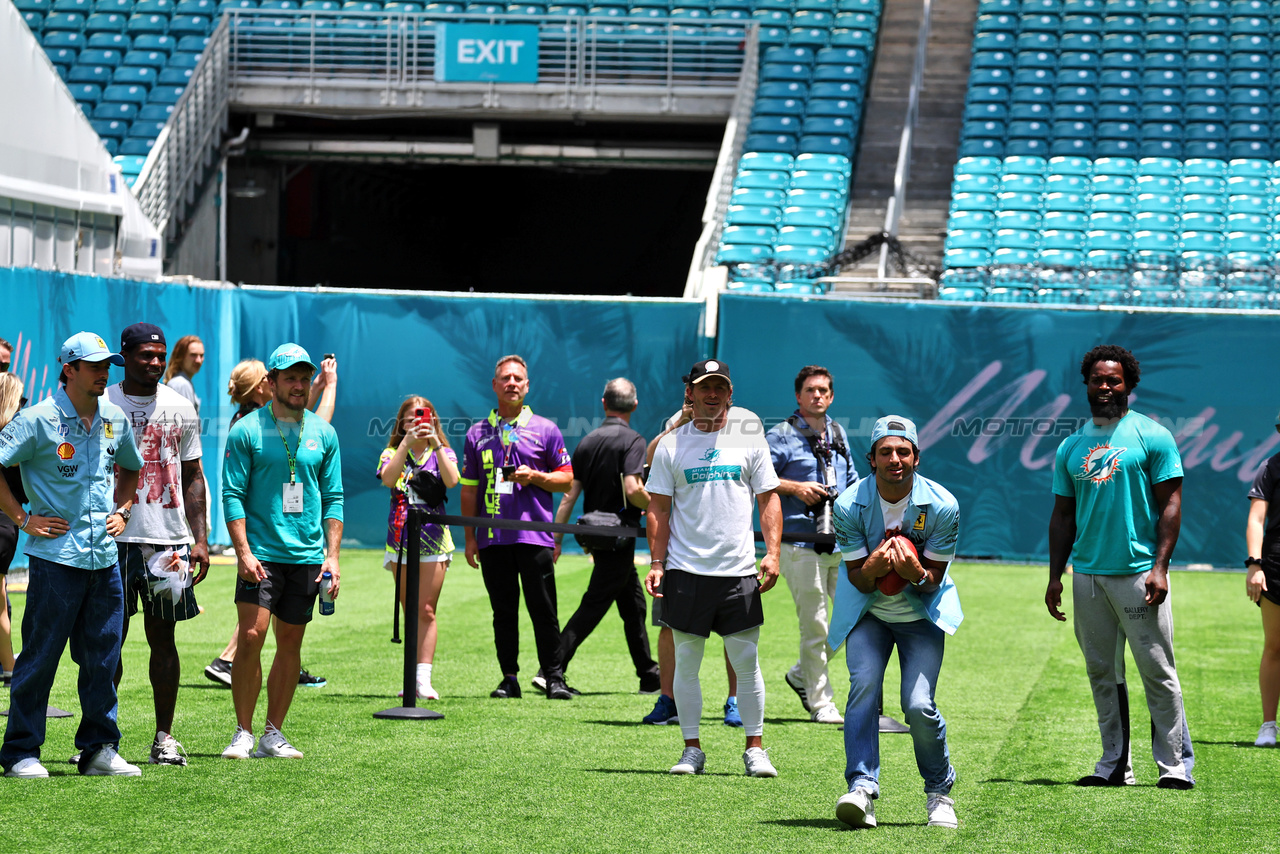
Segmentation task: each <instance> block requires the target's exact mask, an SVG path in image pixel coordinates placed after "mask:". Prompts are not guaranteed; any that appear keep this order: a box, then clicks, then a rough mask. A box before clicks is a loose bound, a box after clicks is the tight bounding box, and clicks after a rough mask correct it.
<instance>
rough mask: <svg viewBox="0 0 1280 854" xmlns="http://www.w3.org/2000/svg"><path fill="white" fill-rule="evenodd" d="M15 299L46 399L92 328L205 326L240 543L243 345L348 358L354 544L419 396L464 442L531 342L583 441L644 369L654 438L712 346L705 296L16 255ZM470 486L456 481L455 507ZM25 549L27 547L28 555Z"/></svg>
mask: <svg viewBox="0 0 1280 854" xmlns="http://www.w3.org/2000/svg"><path fill="white" fill-rule="evenodd" d="M0 300H3V304H4V305H5V307H6V312H5V319H4V320H3V321H0V338H4V339H6V340H8V341H9V342H10V343H12V344H13V345H14V353H13V358H12V371H13V372H14V373H15V374H17V375H18V376H19V377H20V378H21V379H22V380H23V383H24V385H25V394H26V395H27V396H28V397H29V398H30V399H32V400H39V399H42V398H44V397H46V396H47V395H49V394H50V393H52V391H53V389H54V388H55V386H56V384H57V377H58V363H57V357H58V348H59V347H60V346H61V344H62V342H63V341H64V340H66V339H67V338H68V337H70V336H71V335H72V334H74V333H75V332H78V331H80V330H82V329H85V330H89V331H92V332H96V333H98V334H99V335H101V336H102V337H103V338H104V339H105V340H106V341H107V343H108V344H109V345H110V346H112V347H113V348H114V347H117V346H118V345H119V342H120V331H121V330H122V329H123V328H124V327H126V326H128V325H130V324H132V323H135V322H137V321H139V320H146V321H148V322H151V323H155V324H156V325H158V326H160V327H161V328H162V329H163V330H164V331H165V336H166V338H167V339H168V342H169V347H170V350H172V348H173V345H174V344H175V343H176V342H177V340H178V339H179V338H180V337H182V336H183V335H188V334H194V335H199V336H200V338H201V339H202V340H203V341H204V345H205V362H204V367H203V369H202V370H201V371H200V373H198V374H197V375H196V377H195V380H194V385H195V389H196V393H197V395H199V397H200V398H201V407H200V415H201V421H202V422H203V437H202V438H203V460H204V467H205V474H206V478H207V480H208V482H209V489H210V493H211V494H212V496H213V498H214V501H213V502H212V507H211V515H212V520H213V527H212V529H211V535H210V536H211V540H213V541H215V542H220V543H224V544H225V543H229V539H228V538H227V535H226V530H225V526H224V525H223V522H222V508H221V503H220V501H219V500H218V498H219V495H220V490H221V487H220V484H221V462H222V458H223V452H224V449H225V447H226V433H227V425H228V423H229V421H230V419H231V416H232V414H233V413H234V411H235V407H234V406H232V405H231V402H230V399H229V397H228V395H227V380H228V378H229V376H230V374H231V369H232V368H233V367H235V365H236V363H237V362H239V361H240V360H241V359H246V358H255V359H259V360H262V361H265V360H266V358H267V356H268V355H270V353H271V351H272V350H274V349H275V348H276V347H278V346H279V345H280V344H282V343H284V342H286V341H294V342H296V343H299V344H301V345H302V346H303V347H305V348H306V349H307V351H308V352H309V353H310V354H311V357H312V358H313V359H314V360H316V361H317V362H319V360H320V358H321V356H323V355H324V354H326V353H333V354H334V355H335V356H336V357H337V360H338V398H337V408H336V411H335V413H334V419H333V424H334V428H335V429H336V430H337V432H338V437H339V442H340V446H341V449H342V476H343V485H344V489H345V514H344V515H345V517H346V522H345V526H344V533H345V537H346V539H347V540H348V541H349V542H351V543H352V544H354V545H364V546H375V547H376V546H380V545H381V544H382V543H383V541H384V540H385V535H386V522H387V511H388V507H389V493H388V490H387V489H386V487H384V486H382V484H381V482H380V481H379V480H377V478H376V475H375V469H376V466H377V461H378V455H379V454H380V453H381V452H382V449H383V448H385V447H386V444H387V437H388V435H389V433H390V430H391V425H392V422H393V421H394V418H395V414H396V410H397V409H398V407H399V405H400V402H401V401H402V400H403V399H404V398H405V396H407V395H410V394H420V395H423V396H424V397H427V398H428V399H430V400H431V402H432V403H433V404H434V405H435V407H436V410H437V412H438V413H439V415H440V418H441V421H442V424H443V426H444V429H445V431H446V433H447V435H448V436H449V439H450V442H451V444H452V445H453V447H454V448H455V449H456V450H457V451H458V453H459V455H461V448H462V442H463V437H464V436H465V435H466V431H467V428H468V427H469V426H470V425H471V424H472V423H474V422H475V421H477V420H479V419H482V418H484V417H486V416H487V415H488V414H489V411H490V410H491V409H492V408H493V407H494V405H495V397H494V393H493V389H492V386H491V380H492V378H493V372H494V365H495V362H496V360H497V359H498V357H499V356H503V355H506V354H509V353H518V354H520V355H521V356H522V357H523V358H524V359H525V360H526V361H527V362H528V364H529V379H530V383H529V384H530V389H529V396H528V399H527V403H528V404H529V405H530V406H531V407H532V408H533V410H534V411H535V412H536V413H538V414H540V415H543V416H546V417H548V418H551V419H552V420H554V421H555V422H556V423H557V424H558V425H559V426H560V429H561V432H562V433H563V434H564V437H565V444H566V446H567V447H568V449H569V450H570V451H572V450H573V448H574V447H576V445H577V443H578V440H579V439H581V438H582V437H583V436H585V435H586V434H587V433H589V432H590V431H591V430H593V429H595V428H596V427H598V426H599V425H600V423H601V422H602V421H603V419H604V412H603V409H602V407H601V404H600V396H601V393H602V392H603V390H604V384H605V382H606V381H608V380H609V379H612V378H613V377H617V376H626V377H628V378H629V379H631V380H632V381H633V382H635V384H636V387H637V391H638V395H639V399H640V407H639V409H638V410H637V411H636V414H635V416H634V418H633V420H632V424H633V425H634V426H635V427H636V429H638V430H639V431H640V432H642V433H644V434H645V435H650V436H651V435H653V433H654V432H655V431H657V430H658V429H659V427H660V424H661V422H662V420H663V419H665V418H666V417H667V416H668V415H670V413H671V411H672V410H673V409H674V408H678V407H679V404H680V400H681V397H682V394H683V387H682V385H681V382H680V377H681V375H682V374H684V373H685V372H687V371H688V370H689V366H690V365H691V364H693V362H695V361H697V360H698V359H700V358H703V357H704V356H706V355H709V353H706V352H704V348H705V347H706V342H705V340H704V339H703V338H702V337H701V336H700V334H699V328H700V321H701V317H702V306H701V305H700V304H697V303H689V302H683V301H677V300H665V301H664V300H625V299H592V298H576V299H575V298H567V299H553V300H539V299H520V298H499V297H481V296H476V295H469V294H458V295H438V294H421V295H408V294H405V295H382V294H373V293H371V294H352V293H332V292H328V293H326V292H315V291H300V290H285V289H279V290H276V289H241V288H233V287H227V288H212V287H188V286H184V285H179V284H159V283H149V282H133V281H125V280H119V279H101V278H95V277H88V276H75V275H69V274H64V273H55V272H50V271H44V270H32V269H10V268H3V267H0ZM121 379H123V371H121V370H120V369H118V368H113V369H112V371H111V382H113V383H114V382H119V381H120V380H121ZM457 495H458V491H457V490H456V489H455V490H452V491H451V495H450V502H449V509H450V510H451V511H453V512H457V509H458V504H457V502H458V497H457ZM460 534H461V532H460V531H459V532H458V535H459V539H458V545H459V547H461V545H462V543H461V539H460ZM17 562H18V563H19V564H22V563H25V560H24V559H23V558H22V556H21V555H19V557H18V559H17Z"/></svg>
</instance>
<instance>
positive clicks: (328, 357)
mask: <svg viewBox="0 0 1280 854" xmlns="http://www.w3.org/2000/svg"><path fill="white" fill-rule="evenodd" d="M332 358H333V354H332V353H325V354H324V355H323V356H321V357H320V361H322V362H323V361H324V360H325V359H332Z"/></svg>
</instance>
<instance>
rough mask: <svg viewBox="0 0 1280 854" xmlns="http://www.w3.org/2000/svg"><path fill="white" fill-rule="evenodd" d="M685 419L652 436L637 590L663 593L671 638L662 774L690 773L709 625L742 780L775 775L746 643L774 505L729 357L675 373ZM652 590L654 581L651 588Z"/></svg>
mask: <svg viewBox="0 0 1280 854" xmlns="http://www.w3.org/2000/svg"><path fill="white" fill-rule="evenodd" d="M685 384H686V388H687V390H688V393H689V397H690V399H691V401H692V408H693V420H692V421H690V422H689V423H688V424H685V425H683V426H682V427H680V428H679V429H677V430H674V431H672V432H670V433H668V434H667V435H666V436H664V437H663V438H662V441H661V442H659V443H658V447H657V449H656V451H655V453H654V456H653V464H652V467H651V468H650V470H649V481H648V483H647V484H646V488H647V489H648V491H649V494H650V496H651V497H652V498H651V501H650V503H649V509H648V523H647V531H648V539H649V552H650V554H651V555H652V557H653V560H652V563H651V565H650V568H649V575H648V576H647V577H646V578H645V589H646V590H648V591H649V594H650V595H652V596H661V597H663V606H662V618H663V621H664V622H665V623H666V624H667V625H668V626H670V627H671V629H672V631H673V632H674V637H675V647H676V666H675V684H674V686H673V687H674V694H675V701H676V706H677V707H678V708H679V709H680V730H681V734H682V735H683V736H684V743H685V749H684V753H683V754H682V755H681V757H680V761H679V762H678V763H676V765H675V766H674V767H672V769H671V773H672V774H701V773H702V771H703V768H704V766H705V764H706V756H705V755H704V754H703V752H702V746H701V743H700V741H699V739H698V721H699V718H700V717H701V716H702V688H701V685H700V683H699V682H698V669H699V667H700V666H701V664H702V651H703V645H704V644H705V643H706V639H707V638H708V637H709V636H710V634H711V632H713V631H714V632H717V633H718V634H720V635H721V636H722V637H723V638H724V646H725V652H726V653H727V654H728V656H729V660H730V661H731V662H732V664H733V669H734V670H735V671H736V672H737V674H738V708H739V710H740V712H741V714H742V722H743V726H744V728H745V731H746V737H747V749H746V752H745V753H744V754H743V756H742V759H743V762H744V763H745V765H746V773H747V776H749V777H776V776H777V775H778V772H777V770H775V769H774V767H773V765H772V764H771V763H770V762H769V757H768V756H767V755H766V754H765V751H764V749H763V747H762V745H761V736H762V735H763V732H764V677H763V676H762V675H761V673H760V661H759V655H758V652H757V645H758V643H759V640H760V626H761V624H762V623H763V622H764V611H763V609H762V608H761V605H760V594H761V593H764V592H765V591H767V590H768V589H769V588H771V587H773V585H774V584H775V583H776V582H777V580H778V555H779V552H780V550H781V534H782V509H781V505H780V502H779V499H778V495H777V492H776V490H777V487H778V477H777V475H776V474H774V471H773V462H772V460H771V458H770V456H769V445H768V443H767V442H766V441H765V430H764V425H763V424H762V423H761V422H760V419H759V418H758V417H757V416H756V414H755V413H754V412H751V411H749V410H746V409H740V408H736V407H732V405H731V404H732V400H733V383H732V381H731V380H730V378H729V366H728V365H726V364H724V363H723V362H719V361H716V360H714V359H708V360H705V361H702V362H698V363H697V364H696V365H694V366H693V368H692V370H690V371H689V374H688V375H687V376H686V377H685ZM753 498H754V499H755V501H756V502H757V503H758V504H759V507H760V529H761V531H762V532H763V534H764V542H765V550H766V554H765V557H764V560H763V561H762V562H761V565H760V569H759V572H757V570H756V554H755V541H754V537H753V536H752V529H751V510H752V499H753ZM659 588H660V589H659Z"/></svg>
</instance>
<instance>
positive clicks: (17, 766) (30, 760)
mask: <svg viewBox="0 0 1280 854" xmlns="http://www.w3.org/2000/svg"><path fill="white" fill-rule="evenodd" d="M4 775H5V776H6V777H26V778H29V779H31V778H35V777H48V776H49V771H48V770H47V769H46V768H45V767H44V766H43V765H41V764H40V760H39V759H37V758H35V757H34V756H28V757H27V758H26V759H19V760H18V761H17V762H15V763H13V767H12V768H10V769H9V770H8V771H5V772H4Z"/></svg>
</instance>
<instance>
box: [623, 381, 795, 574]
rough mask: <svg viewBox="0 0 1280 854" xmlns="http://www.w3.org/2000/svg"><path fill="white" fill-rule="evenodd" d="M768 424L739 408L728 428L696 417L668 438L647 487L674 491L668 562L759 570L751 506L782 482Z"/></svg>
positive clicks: (724, 570)
mask: <svg viewBox="0 0 1280 854" xmlns="http://www.w3.org/2000/svg"><path fill="white" fill-rule="evenodd" d="M764 437H765V430H764V425H763V424H762V423H761V422H760V419H759V418H758V417H757V416H756V414H755V413H754V412H752V411H751V410H749V409H741V408H739V407H736V406H735V407H732V408H730V410H729V415H728V419H727V422H726V424H725V426H724V427H723V428H721V429H720V430H717V431H715V432H712V433H704V432H702V431H701V430H699V429H698V428H697V427H695V426H694V425H693V423H692V422H690V423H689V424H685V425H684V426H683V427H681V428H679V429H678V430H675V431H673V432H671V433H668V434H667V435H666V436H663V437H662V440H661V441H660V442H659V443H658V447H657V449H656V450H655V451H654V454H653V465H652V466H651V468H650V469H649V482H648V483H647V484H645V488H646V489H648V490H649V492H652V493H656V494H658V495H669V496H671V536H670V538H669V540H668V543H667V569H680V570H684V571H685V572H691V573H694V574H695V575H716V576H722V577H734V576H744V575H754V574H755V572H756V547H755V538H754V537H753V535H752V525H751V512H752V509H753V506H754V499H755V496H756V495H759V494H760V493H762V492H768V491H769V490H771V489H776V488H777V487H778V476H777V475H776V474H774V471H773V460H772V458H771V457H770V456H769V445H768V443H767V442H766V441H765V438H764Z"/></svg>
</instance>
